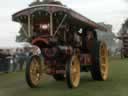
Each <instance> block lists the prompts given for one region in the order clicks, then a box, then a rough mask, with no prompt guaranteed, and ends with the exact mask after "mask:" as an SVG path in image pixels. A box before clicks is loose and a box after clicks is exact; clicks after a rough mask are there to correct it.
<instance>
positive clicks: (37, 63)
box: [25, 56, 42, 88]
mask: <svg viewBox="0 0 128 96" xmlns="http://www.w3.org/2000/svg"><path fill="white" fill-rule="evenodd" d="M25 75H26V81H27V84H28V85H29V86H30V87H31V88H35V87H38V85H39V83H40V80H41V75H42V64H41V59H40V57H39V56H32V57H31V59H30V61H29V62H28V64H27V66H26V73H25Z"/></svg>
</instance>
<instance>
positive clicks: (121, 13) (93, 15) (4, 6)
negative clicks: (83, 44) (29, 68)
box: [0, 0, 128, 44]
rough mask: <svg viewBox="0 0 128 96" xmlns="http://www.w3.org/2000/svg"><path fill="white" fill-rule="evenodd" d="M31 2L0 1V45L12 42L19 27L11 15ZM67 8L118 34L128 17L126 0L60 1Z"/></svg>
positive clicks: (30, 0) (22, 0)
mask: <svg viewBox="0 0 128 96" xmlns="http://www.w3.org/2000/svg"><path fill="white" fill-rule="evenodd" d="M32 1H33V0H1V3H0V44H8V43H5V42H14V40H15V36H16V34H17V32H18V30H19V27H20V25H19V24H18V23H15V22H12V21H11V15H12V14H13V13H15V12H16V11H18V10H21V9H23V8H26V7H27V6H28V4H29V3H30V2H32ZM60 1H62V2H63V3H64V4H65V5H67V6H68V7H70V8H72V9H74V10H76V11H77V12H79V13H81V14H83V15H84V16H86V17H88V18H90V19H92V20H94V21H96V22H105V23H108V24H112V25H113V32H115V33H116V32H118V30H119V29H120V27H121V24H122V23H123V22H124V20H125V19H126V18H127V17H128V0H60ZM9 44H11V43H9Z"/></svg>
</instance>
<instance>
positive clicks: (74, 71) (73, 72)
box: [66, 55, 80, 88]
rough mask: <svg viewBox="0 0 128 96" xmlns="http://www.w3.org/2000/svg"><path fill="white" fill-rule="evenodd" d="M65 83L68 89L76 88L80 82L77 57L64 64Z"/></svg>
mask: <svg viewBox="0 0 128 96" xmlns="http://www.w3.org/2000/svg"><path fill="white" fill-rule="evenodd" d="M66 81H67V85H68V87H69V88H76V87H78V85H79V82H80V60H79V57H78V56H77V55H74V56H72V57H71V60H69V61H68V63H67V64H66Z"/></svg>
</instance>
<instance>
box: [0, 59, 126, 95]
mask: <svg viewBox="0 0 128 96" xmlns="http://www.w3.org/2000/svg"><path fill="white" fill-rule="evenodd" d="M109 66H110V74H109V80H108V81H104V82H99V81H93V80H92V78H91V75H90V73H82V76H81V83H80V86H79V87H78V88H76V89H73V90H71V89H68V88H67V86H66V83H65V82H56V81H55V80H54V79H53V78H52V77H47V78H46V79H45V80H43V81H42V83H41V86H40V88H37V89H31V88H29V87H28V86H27V84H26V82H25V78H24V73H23V72H18V73H9V74H0V96H128V59H120V58H118V57H117V58H111V59H110V64H109Z"/></svg>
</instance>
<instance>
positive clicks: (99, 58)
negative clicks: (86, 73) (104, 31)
mask: <svg viewBox="0 0 128 96" xmlns="http://www.w3.org/2000/svg"><path fill="white" fill-rule="evenodd" d="M93 48H94V49H93V50H92V61H93V64H92V67H91V74H92V78H93V79H94V80H103V81H104V80H107V79H108V51H107V45H106V44H105V43H104V42H98V41H96V42H95V44H94V47H93Z"/></svg>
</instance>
